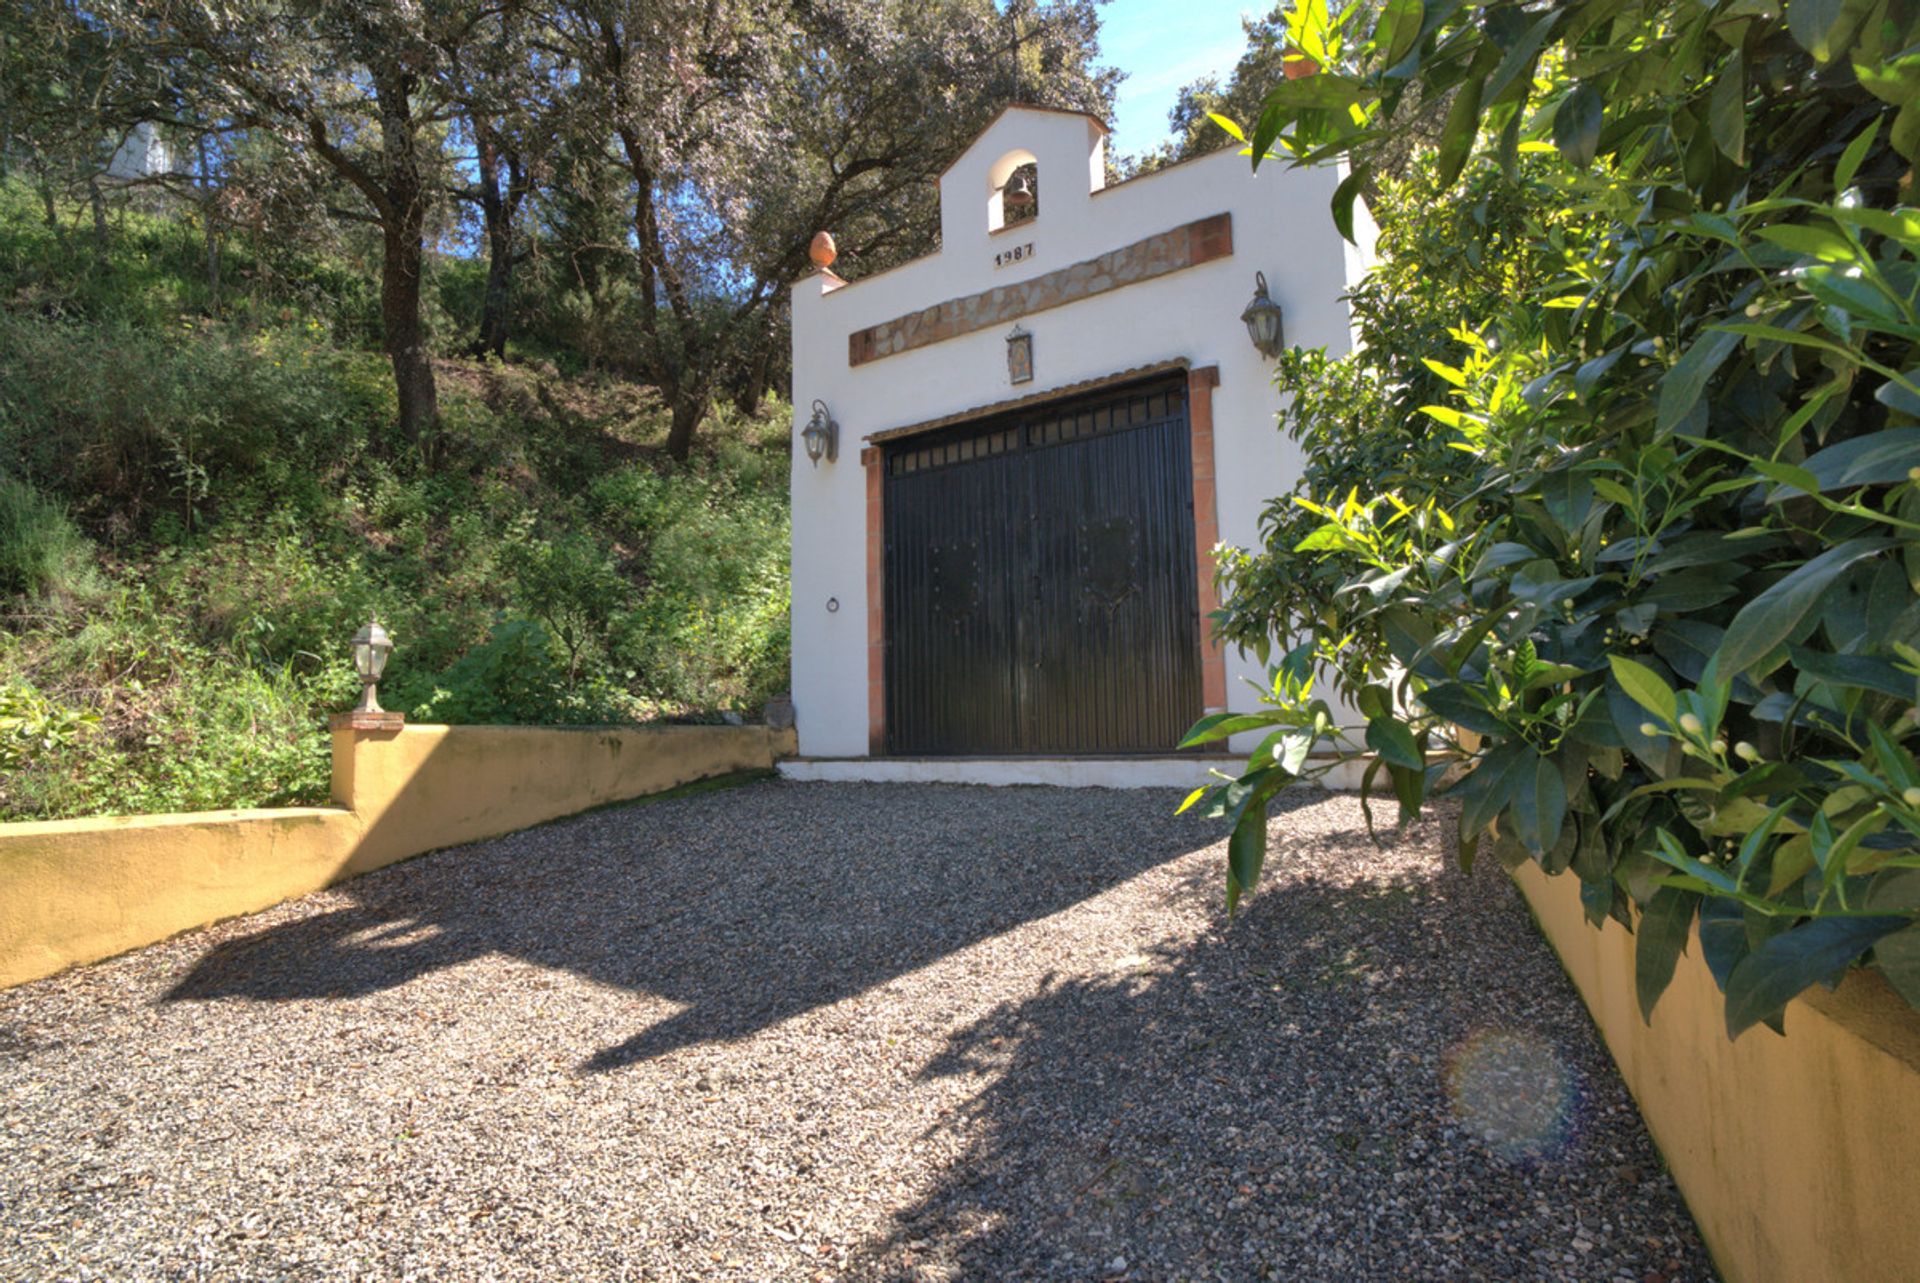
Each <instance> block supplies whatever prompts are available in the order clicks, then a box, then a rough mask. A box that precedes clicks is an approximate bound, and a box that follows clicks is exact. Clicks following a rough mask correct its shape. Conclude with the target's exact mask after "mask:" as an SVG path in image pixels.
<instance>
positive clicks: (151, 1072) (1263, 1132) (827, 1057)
mask: <svg viewBox="0 0 1920 1283" xmlns="http://www.w3.org/2000/svg"><path fill="white" fill-rule="evenodd" d="M1176 801H1177V798H1176V797H1175V796H1172V795H1169V794H1165V793H1160V792H1107V791H1104V790H1093V789H1084V790H1083V789H1039V788H1023V789H981V788H966V787H950V786H905V785H891V786H865V785H845V784H796V783H785V782H776V781H767V782H761V783H755V784H751V785H748V786H745V787H741V788H736V789H729V790H725V791H719V792H710V793H705V794H699V795H694V796H687V797H680V798H673V799H668V800H663V801H658V802H654V803H651V804H644V805H636V806H629V807H623V808H618V809H613V810H607V811H601V812H597V813H594V814H591V815H587V816H582V817H579V818H576V819H573V820H569V821H564V822H561V823H558V824H552V825H548V826H546V827H544V828H540V829H535V830H531V831H528V832H525V833H520V834H516V835H513V836H511V837H507V838H502V839H499V840H496V841H492V842H487V843H481V844H478V845H475V846H471V847H465V848H462V849H459V850H454V851H448V852H444V853H442V854H439V855H434V856H429V857H425V858H423V859H420V860H416V861H413V862H411V863H409V864H406V865H402V866H398V867H395V868H392V869H388V870H385V871H383V872H380V873H376V874H373V875H371V876H369V877H365V878H361V879H360V880H358V881H356V882H353V883H350V884H348V885H346V886H344V887H342V888H339V889H337V890H334V891H330V892H327V893H324V894H321V895H316V896H311V897H309V898H307V899H305V900H301V901H298V902H296V903H292V904H287V905H282V906H280V907H279V908H276V909H273V910H270V911H268V912H266V913H262V914H257V915H255V916H253V917H250V918H246V919H243V920H238V921H234V922H230V923H226V924H224V925H221V926H218V927H214V928H210V929H208V930H204V931H199V932H195V933H193V934H190V935H187V936H183V937H181V938H178V939H175V940H172V941H169V942H167V943H165V944H160V945H156V946H154V947H152V948H149V949H146V950H143V951H141V952H139V953H136V954H133V955H130V956H128V957H125V958H121V959H118V960H115V961H112V962H108V963H103V964H101V965H98V966H94V967H88V968H84V969H82V970H79V971H75V972H71V973H68V974H67V975H64V976H60V977H55V978H53V979H51V980H45V981H40V982H37V983H34V984H30V985H27V986H24V987H22V988H19V989H14V990H12V991H9V992H6V993H0V1278H6V1279H37V1278H62V1279H66V1278H89V1279H90V1278H113V1279H117V1280H118V1279H149V1278H154V1279H159V1278H168V1279H178V1278H192V1279H199V1278H210V1279H211V1278H249V1279H265V1278H275V1279H277V1278H287V1279H301V1280H308V1279H369V1280H372V1279H379V1280H391V1279H407V1278H418V1279H445V1280H469V1279H472V1280H480V1279H494V1278H500V1279H508V1278H511V1279H539V1280H575V1279H683V1278H700V1279H709V1278H712V1279H719V1278H728V1279H753V1280H763V1279H765V1280H772V1279H782V1280H784V1279H814V1278H859V1279H889V1280H892V1279H898V1280H936V1279H957V1278H967V1279H1016V1278H1048V1279H1052V1278H1061V1279H1109V1278H1120V1277H1124V1278H1129V1279H1134V1278H1138V1279H1203V1278H1204V1279H1215V1278H1219V1279H1252V1278H1262V1277H1271V1278H1284V1279H1314V1280H1320V1279H1366V1280H1373V1279H1384V1278H1403V1277H1404V1278H1420V1279H1438V1278H1463V1277H1478V1278H1498V1279H1507V1278H1515V1279H1616V1278H1620V1279H1627V1280H1631V1281H1632V1283H1648V1281H1649V1280H1651V1281H1653V1283H1660V1281H1661V1280H1679V1279H1696V1278H1703V1277H1706V1276H1707V1274H1708V1271H1709V1265H1708V1262H1707V1259H1706V1257H1705V1254H1704V1252H1703V1250H1702V1248H1701V1246H1700V1243H1699V1240H1698V1237H1697V1235H1696V1233H1695V1231H1694V1229H1693V1227H1692V1225H1691V1223H1690V1222H1689V1220H1688V1219H1687V1216H1686V1212H1685V1210H1684V1208H1683V1207H1682V1204H1681V1202H1680V1199H1679V1196H1678V1194H1677V1193H1676V1191H1675V1189H1674V1187H1673V1185H1672V1183H1671V1182H1670V1181H1669V1180H1668V1178H1667V1177H1666V1175H1665V1173H1664V1171H1663V1170H1662V1167H1661V1164H1660V1161H1659V1158H1658V1157H1657V1155H1656V1154H1655V1152H1654V1150H1653V1148H1652V1145H1651V1144H1650V1143H1649V1141H1648V1139H1647V1136H1646V1133H1645V1131H1644V1129H1643V1128H1642V1126H1641V1124H1640V1122H1639V1120H1638V1117H1637V1116H1636V1114H1635V1113H1634V1111H1633V1108H1632V1105H1631V1102H1630V1101H1629V1098H1628V1096H1627V1093H1626V1091H1625V1089H1624V1088H1623V1087H1622V1086H1621V1084H1620V1081H1619V1079H1618V1078H1617V1077H1616V1076H1615V1074H1614V1072H1613V1070H1612V1068H1611V1065H1610V1063H1609V1062H1608V1060H1607V1059H1606V1055H1605V1052H1604V1050H1603V1049H1602V1047H1601V1045H1600V1043H1599V1039H1598V1037H1597V1035H1596V1034H1595V1033H1594V1031H1593V1028H1592V1026H1591V1025H1590V1023H1589V1022H1588V1020H1587V1017H1586V1014H1585V1012H1584V1010H1583V1009H1582V1008H1581V1006H1580V1004H1579V1001H1578V999H1577V998H1576V996H1575V995H1574V993H1573V990H1572V988H1571V987H1570V986H1569V985H1568V983H1567V982H1566V980H1565V979H1564V978H1563V976H1562V974H1561V972H1560V970H1559V967H1558V964H1557V963H1556V962H1555V960H1554V958H1553V956H1552V954H1551V952H1550V951H1549V950H1548V948H1547V947H1546V945H1545V944H1544V943H1542V941H1541V940H1540V938H1539V936H1538V935H1537V934H1536V933H1535V931H1534V929H1533V927H1532V925H1531V923H1530V922H1529V921H1528V919H1527V915H1526V912H1525V909H1524V908H1523V906H1522V904H1521V902H1520V900H1519V897H1518V896H1517V894H1515V893H1514V891H1513V890H1512V889H1511V888H1510V887H1509V886H1508V885H1507V883H1506V882H1505V880H1504V879H1503V878H1502V877H1501V876H1500V874H1499V873H1498V871H1497V869H1495V868H1493V867H1491V862H1483V863H1482V866H1481V868H1480V870H1479V871H1478V872H1476V873H1475V875H1474V876H1473V877H1471V878H1463V877H1462V876H1460V875H1459V874H1458V872H1457V871H1456V870H1455V869H1453V868H1452V867H1451V862H1450V861H1446V860H1443V858H1442V855H1441V852H1442V851H1443V850H1445V849H1446V848H1448V847H1449V846H1450V841H1449V839H1448V832H1447V829H1448V827H1449V825H1450V822H1451V816H1450V815H1448V814H1446V813H1444V812H1442V813H1439V814H1437V815H1436V816H1435V817H1434V818H1432V819H1430V820H1429V821H1427V822H1426V823H1425V824H1424V825H1423V826H1422V827H1420V828H1418V829H1415V830H1413V831H1411V832H1410V833H1409V834H1407V835H1406V836H1404V837H1402V838H1400V839H1398V840H1394V841H1391V842H1390V844H1389V845H1387V846H1386V847H1384V848H1376V847H1374V846H1373V845H1371V844H1370V843H1369V842H1368V840H1367V837H1366V834H1365V830H1364V827H1363V824H1362V819H1361V814H1360V808H1359V805H1358V803H1357V802H1356V801H1354V800H1352V799H1351V798H1347V797H1337V796H1329V795H1326V794H1323V793H1318V792H1309V791H1301V792H1299V794H1298V796H1294V797H1291V799H1290V801H1289V803H1288V805H1287V808H1286V809H1285V810H1284V812H1281V813H1277V814H1276V815H1275V817H1274V820H1273V836H1274V845H1275V848H1276V850H1275V855H1274V858H1273V862H1272V863H1271V864H1270V866H1269V867H1270V870H1271V881H1269V882H1268V883H1267V884H1266V885H1264V886H1263V887H1262V889H1261V891H1260V893H1259V894H1258V895H1256V896H1255V897H1254V898H1253V899H1252V901H1251V902H1250V903H1249V905H1248V906H1247V907H1246V908H1245V909H1243V911H1242V913H1241V914H1240V917H1239V920H1238V921H1237V922H1234V923H1231V924H1230V923H1229V922H1228V921H1227V920H1226V917H1225V915H1224V912H1223V907H1222V897H1221V880H1222V871H1223V866H1224V860H1225V853H1224V846H1223V844H1222V843H1221V841H1220V840H1219V839H1220V836H1221V835H1220V834H1219V832H1218V831H1217V829H1216V828H1215V827H1214V826H1212V825H1210V824H1209V823H1208V822H1206V821H1203V820H1195V819H1193V818H1191V817H1185V818H1180V819H1175V818H1173V816H1172V815H1171V812H1172V810H1173V807H1174V805H1175V803H1176Z"/></svg>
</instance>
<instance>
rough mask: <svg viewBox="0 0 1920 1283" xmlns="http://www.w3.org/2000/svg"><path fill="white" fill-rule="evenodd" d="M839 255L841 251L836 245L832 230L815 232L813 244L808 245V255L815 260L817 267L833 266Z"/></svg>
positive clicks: (814, 263)
mask: <svg viewBox="0 0 1920 1283" xmlns="http://www.w3.org/2000/svg"><path fill="white" fill-rule="evenodd" d="M839 256H840V251H839V249H837V248H836V247H835V246H834V243H833V233H832V232H815V233H814V234H813V244H811V245H809V246H807V257H808V258H810V259H812V260H813V265H814V266H815V267H821V268H826V267H832V266H833V260H834V259H836V258H838V257H839Z"/></svg>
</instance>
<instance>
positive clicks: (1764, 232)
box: [1760, 223, 1860, 263]
mask: <svg viewBox="0 0 1920 1283" xmlns="http://www.w3.org/2000/svg"><path fill="white" fill-rule="evenodd" d="M1760 239H1761V240H1763V241H1768V242H1770V243H1772V244H1774V245H1778V246H1779V247H1780V248H1782V249H1784V250H1790V251H1792V252H1793V253H1795V254H1806V255H1808V256H1810V257H1813V258H1817V259H1820V260H1821V261H1822V262H1827V263H1851V262H1853V261H1854V260H1855V259H1856V258H1858V257H1859V256H1860V255H1859V251H1858V250H1856V249H1855V248H1854V246H1853V242H1852V241H1850V240H1848V239H1847V238H1846V237H1844V236H1842V235H1841V234H1840V233H1839V232H1835V231H1829V230H1828V229H1827V228H1824V227H1812V226H1809V225H1807V224H1805V223H1783V224H1781V225H1779V226H1777V227H1763V228H1761V229H1760Z"/></svg>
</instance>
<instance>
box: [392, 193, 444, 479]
mask: <svg viewBox="0 0 1920 1283" xmlns="http://www.w3.org/2000/svg"><path fill="white" fill-rule="evenodd" d="M385 231H386V234H385V237H384V240H385V248H386V255H385V260H386V261H385V262H384V263H383V264H382V267H381V273H380V321H381V324H382V326H383V328H384V329H385V331H386V349H387V358H388V359H389V360H391V361H392V362H393V383H394V389H395V391H396V392H397V393H398V394H399V404H400V433H401V435H402V436H404V437H405V438H406V439H407V442H408V443H409V444H410V445H419V444H420V443H421V441H422V440H424V439H425V437H426V435H427V434H428V433H429V432H431V431H432V430H433V428H434V426H435V425H436V424H437V423H438V422H439V420H440V400H439V394H438V391H437V390H436V389H435V387H434V382H433V362H432V360H431V359H429V357H428V355H427V334H426V327H425V326H424V325H422V324H421V323H420V283H421V269H422V267H423V266H424V263H425V257H426V254H425V249H424V246H423V237H422V234H421V220H420V213H419V209H418V206H417V205H416V206H415V207H414V209H413V212H412V213H411V214H410V215H409V216H407V217H404V218H401V219H398V220H396V225H394V226H391V227H388V228H387V229H385Z"/></svg>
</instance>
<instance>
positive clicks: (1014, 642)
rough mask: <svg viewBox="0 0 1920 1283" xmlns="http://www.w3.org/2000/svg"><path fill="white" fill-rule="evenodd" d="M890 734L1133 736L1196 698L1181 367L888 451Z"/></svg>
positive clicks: (1050, 744) (1071, 742) (1065, 748)
mask: <svg viewBox="0 0 1920 1283" xmlns="http://www.w3.org/2000/svg"><path fill="white" fill-rule="evenodd" d="M885 484H886V494H885V503H884V510H885V513H886V518H885V525H886V537H885V557H886V562H885V566H886V572H885V573H886V593H885V619H886V637H887V653H886V672H887V682H886V691H887V727H888V747H889V751H891V752H894V753H899V754H939V753H948V754H956V753H1044V754H1086V753H1096V754H1097V753H1140V752H1165V751H1167V750H1169V749H1171V748H1172V747H1173V746H1174V745H1175V744H1176V743H1177V742H1178V741H1179V738H1180V736H1181V735H1182V734H1183V733H1184V732H1185V731H1186V729H1187V727H1188V726H1189V725H1191V724H1192V721H1193V719H1194V718H1195V717H1196V716H1198V714H1199V712H1200V689H1201V688H1200V668H1199V644H1200V631H1199V629H1200V621H1199V609H1198V592H1197V578H1196V575H1197V572H1196V569H1195V558H1194V534H1193V513H1192V473H1191V455H1190V446H1189V437H1188V430H1187V421H1186V403H1185V386H1184V383H1183V382H1180V381H1174V382H1161V383H1155V384H1150V385H1146V386H1143V387H1136V388H1132V389H1126V390H1123V391H1122V392H1120V393H1108V394H1106V395H1104V396H1102V397H1100V398H1099V399H1098V400H1088V401H1082V402H1071V403H1064V404H1055V405H1050V406H1040V407H1035V408H1033V409H1031V410H1029V411H1026V412H1024V413H1023V414H1022V415H1020V416H1018V417H1008V418H1002V419H996V420H993V421H989V422H987V423H984V424H979V425H974V426H973V427H972V428H970V429H966V430H962V431H958V432H949V433H947V434H944V435H942V436H940V437H936V438H932V439H915V440H913V441H910V442H908V443H905V444H904V445H901V446H896V447H893V448H892V449H890V450H889V453H888V458H887V474H886V480H885Z"/></svg>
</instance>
